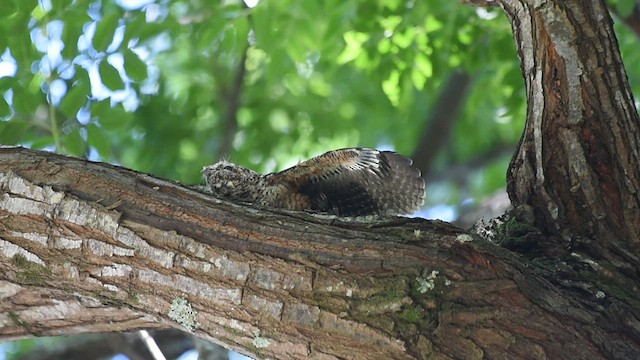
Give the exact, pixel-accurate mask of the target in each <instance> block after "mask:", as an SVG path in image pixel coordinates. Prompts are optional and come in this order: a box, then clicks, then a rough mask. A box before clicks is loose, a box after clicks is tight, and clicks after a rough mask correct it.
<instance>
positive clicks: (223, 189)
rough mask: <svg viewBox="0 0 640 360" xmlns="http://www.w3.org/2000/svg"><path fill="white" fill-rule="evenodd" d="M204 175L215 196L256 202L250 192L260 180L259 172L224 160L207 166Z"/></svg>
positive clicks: (203, 170) (203, 171)
mask: <svg viewBox="0 0 640 360" xmlns="http://www.w3.org/2000/svg"><path fill="white" fill-rule="evenodd" d="M202 175H204V178H205V181H206V182H207V185H208V186H209V188H210V189H211V191H212V192H213V193H214V194H215V195H217V196H220V197H227V198H234V199H238V200H244V201H253V200H254V199H253V196H252V192H251V191H250V190H251V189H252V188H253V187H256V186H257V182H258V180H259V179H260V174H258V173H257V172H255V171H253V170H250V169H247V168H245V167H243V166H240V165H236V164H234V163H230V162H228V161H224V160H223V161H219V162H217V163H215V164H213V165H208V166H205V167H204V168H203V169H202Z"/></svg>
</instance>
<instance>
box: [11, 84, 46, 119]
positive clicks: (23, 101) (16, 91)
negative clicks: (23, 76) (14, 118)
mask: <svg viewBox="0 0 640 360" xmlns="http://www.w3.org/2000/svg"><path fill="white" fill-rule="evenodd" d="M41 100H42V97H41V96H38V95H35V94H32V93H30V92H29V91H27V90H26V89H24V88H23V87H20V86H16V87H14V88H13V108H14V110H15V111H16V112H17V113H20V114H33V113H35V112H36V109H37V107H38V105H39V104H40V101H41Z"/></svg>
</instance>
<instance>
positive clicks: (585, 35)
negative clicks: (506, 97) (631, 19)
mask: <svg viewBox="0 0 640 360" xmlns="http://www.w3.org/2000/svg"><path fill="white" fill-rule="evenodd" d="M500 3H501V5H502V6H503V8H504V9H505V12H506V13H507V15H508V16H509V19H510V21H511V23H512V26H513V31H514V36H515V38H516V39H517V41H516V42H517V48H518V55H519V56H520V59H521V62H522V72H523V74H524V78H525V84H526V89H527V98H528V100H529V102H528V112H527V123H526V127H525V132H524V134H523V137H522V139H521V142H520V146H519V148H518V152H517V154H516V156H515V157H514V158H513V160H512V162H511V165H510V169H509V177H508V192H509V194H510V197H511V200H512V202H513V204H514V206H521V205H526V206H530V207H531V208H532V209H533V212H534V216H535V225H536V226H537V227H539V228H540V229H542V230H544V231H545V232H546V233H547V234H554V235H558V237H557V242H560V243H561V246H571V245H572V243H573V242H574V241H575V240H577V241H579V242H580V243H581V244H580V246H581V247H582V248H584V249H585V251H587V252H588V253H590V254H591V255H592V256H595V257H597V258H599V259H607V260H610V261H614V262H621V263H624V267H628V268H629V270H630V271H631V272H632V273H634V274H635V273H636V271H638V269H640V262H639V259H640V258H639V255H640V166H639V165H640V119H639V118H638V113H637V111H636V109H635V106H634V102H633V96H632V95H631V90H630V88H629V85H628V83H627V75H626V73H625V70H624V67H623V65H622V59H621V57H620V52H619V49H618V44H617V41H616V37H615V34H614V32H613V26H612V21H611V17H610V16H609V13H608V11H607V8H606V6H605V4H604V3H603V2H602V1H601V0H591V1H579V0H572V1H565V0H553V1H551V0H549V1H514V0H505V1H500Z"/></svg>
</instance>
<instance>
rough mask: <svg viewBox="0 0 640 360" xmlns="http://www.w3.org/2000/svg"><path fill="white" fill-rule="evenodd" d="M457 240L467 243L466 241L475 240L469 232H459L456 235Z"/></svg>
mask: <svg viewBox="0 0 640 360" xmlns="http://www.w3.org/2000/svg"><path fill="white" fill-rule="evenodd" d="M456 241H458V242H461V243H465V242H469V241H473V237H472V236H471V235H469V234H459V235H458V236H456Z"/></svg>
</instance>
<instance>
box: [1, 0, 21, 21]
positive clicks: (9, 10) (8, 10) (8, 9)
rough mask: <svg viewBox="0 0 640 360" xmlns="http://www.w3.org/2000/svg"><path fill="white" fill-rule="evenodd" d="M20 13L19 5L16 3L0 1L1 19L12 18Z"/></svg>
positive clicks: (5, 0) (6, 0)
mask: <svg viewBox="0 0 640 360" xmlns="http://www.w3.org/2000/svg"><path fill="white" fill-rule="evenodd" d="M17 11H18V4H16V2H15V1H10V0H4V1H0V19H4V18H8V17H11V16H12V15H13V14H15V13H16V12H17Z"/></svg>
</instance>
